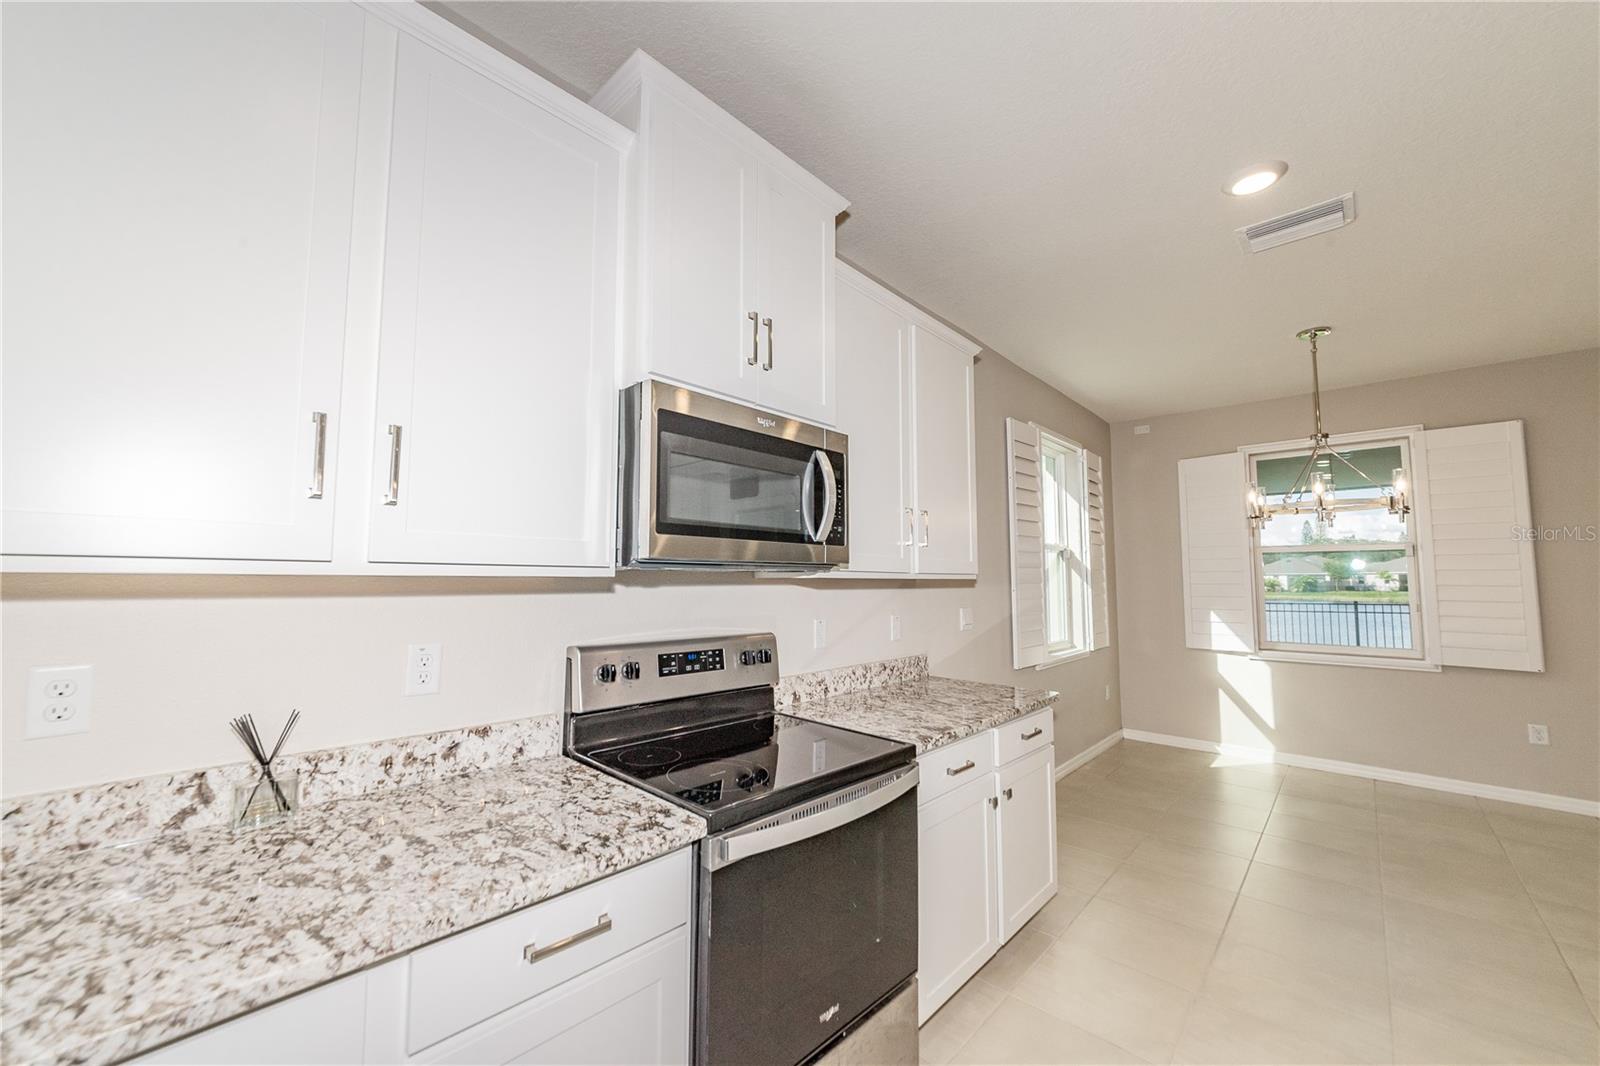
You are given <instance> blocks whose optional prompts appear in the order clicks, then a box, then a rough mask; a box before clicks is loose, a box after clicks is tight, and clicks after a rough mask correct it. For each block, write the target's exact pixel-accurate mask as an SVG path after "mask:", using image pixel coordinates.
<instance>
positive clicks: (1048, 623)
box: [1039, 432, 1089, 657]
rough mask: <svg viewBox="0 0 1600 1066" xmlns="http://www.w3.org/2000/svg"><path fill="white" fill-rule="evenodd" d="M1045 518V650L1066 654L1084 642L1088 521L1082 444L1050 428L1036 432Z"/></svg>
mask: <svg viewBox="0 0 1600 1066" xmlns="http://www.w3.org/2000/svg"><path fill="white" fill-rule="evenodd" d="M1039 452H1040V465H1041V467H1042V475H1043V484H1042V486H1041V496H1042V500H1041V503H1042V505H1043V506H1042V508H1041V510H1042V512H1043V513H1042V516H1041V517H1042V518H1043V521H1044V586H1045V593H1044V622H1045V652H1046V654H1047V655H1049V656H1052V657H1058V656H1062V655H1070V654H1072V653H1073V652H1077V651H1084V650H1086V649H1087V647H1088V641H1087V639H1086V638H1087V636H1088V632H1089V619H1088V614H1087V608H1088V603H1089V585H1088V581H1087V580H1086V579H1087V577H1088V565H1087V563H1086V559H1087V553H1086V552H1085V550H1084V549H1085V547H1086V545H1087V543H1088V539H1089V522H1088V513H1087V509H1086V508H1085V506H1084V498H1085V492H1084V488H1085V478H1084V468H1083V466H1084V464H1083V449H1081V448H1079V447H1078V446H1077V445H1075V444H1073V443H1071V442H1070V441H1066V440H1063V439H1061V438H1060V437H1057V436H1055V435H1053V434H1051V433H1046V432H1041V433H1040V434H1039Z"/></svg>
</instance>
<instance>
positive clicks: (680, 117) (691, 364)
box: [635, 93, 764, 401]
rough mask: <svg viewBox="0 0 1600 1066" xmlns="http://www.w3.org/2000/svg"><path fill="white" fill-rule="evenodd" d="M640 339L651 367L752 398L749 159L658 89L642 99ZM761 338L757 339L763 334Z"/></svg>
mask: <svg viewBox="0 0 1600 1066" xmlns="http://www.w3.org/2000/svg"><path fill="white" fill-rule="evenodd" d="M648 107H649V115H648V118H647V120H646V121H647V122H648V126H647V129H646V134H645V136H646V137H647V138H648V143H647V144H644V145H640V146H638V147H636V148H635V151H644V152H646V157H645V158H646V164H645V165H646V166H647V168H648V170H647V174H646V179H645V181H646V193H645V195H646V197H647V203H646V206H645V215H646V218H647V219H648V226H649V229H648V233H647V236H646V243H647V252H646V256H647V262H646V267H645V269H646V276H645V277H643V278H642V279H641V284H640V296H641V298H642V299H643V300H644V301H645V306H644V308H643V309H642V313H643V316H644V322H645V328H644V334H643V337H642V338H641V342H642V343H643V344H644V346H645V350H646V353H647V354H646V359H647V363H648V366H649V368H650V370H651V371H652V372H653V373H656V374H661V375H663V376H665V377H668V378H671V379H673V380H675V381H678V382H681V383H682V384H684V385H689V386H692V387H694V388H700V389H708V390H710V391H712V392H720V393H723V394H724V395H727V396H731V397H734V398H736V399H744V400H752V401H753V400H754V399H755V395H756V376H757V375H758V374H759V373H760V370H759V368H758V366H757V358H758V355H757V352H756V351H755V348H754V345H755V343H756V339H757V338H756V334H757V331H758V329H759V323H756V322H752V321H751V320H750V319H749V317H748V315H749V314H750V313H751V312H753V311H755V310H756V309H757V308H756V299H755V292H756V277H755V254H754V252H755V230H756V201H757V198H758V196H759V189H758V184H759V173H760V171H759V167H758V166H757V164H755V163H754V162H753V161H751V160H750V158H749V157H748V156H746V155H745V154H744V152H743V151H741V150H740V148H739V146H738V145H736V144H734V143H733V142H732V141H731V140H729V139H728V138H727V137H725V136H723V135H722V134H721V133H719V132H718V131H717V130H716V129H714V128H713V127H712V126H711V125H710V123H708V122H707V121H706V120H705V119H703V118H701V117H700V116H698V115H696V114H694V113H693V112H692V111H690V110H689V109H688V108H687V107H685V106H684V105H683V104H681V103H679V102H678V101H676V100H674V99H672V98H671V97H670V96H668V95H667V94H665V93H654V94H652V95H651V96H650V98H649V101H648ZM763 344H764V342H763Z"/></svg>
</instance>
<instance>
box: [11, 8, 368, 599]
mask: <svg viewBox="0 0 1600 1066" xmlns="http://www.w3.org/2000/svg"><path fill="white" fill-rule="evenodd" d="M3 7H4V15H3V18H4V29H3V35H0V36H3V39H4V57H3V69H4V87H3V96H4V101H5V103H4V117H3V123H4V128H5V141H6V143H5V163H4V186H5V194H6V205H5V206H6V211H5V237H4V241H5V246H4V259H5V288H4V303H5V372H4V396H5V399H4V421H5V430H4V452H5V464H4V479H5V507H6V511H5V520H4V550H5V551H6V552H7V553H8V554H12V555H16V556H144V557H168V558H170V557H191V558H200V559H279V560H326V559H329V558H330V557H331V552H332V547H333V491H334V477H333V472H334V471H333V458H334V454H335V444H336V441H337V439H338V437H339V435H340V434H339V428H340V418H339V409H340V374H341V369H342V363H343V359H344V334H345V291H346V284H347V274H348V261H349V240H350V227H351V212H352V192H353V189H352V186H353V174H354V169H355V157H356V140H357V138H356V132H357V121H356V120H357V113H358V107H359V100H360V89H361V64H362V27H363V22H364V16H363V14H362V12H361V11H360V10H359V9H357V8H356V7H354V6H353V5H346V4H86V5H77V4H5V5H3ZM58 568H63V569H70V568H71V567H70V566H65V567H58Z"/></svg>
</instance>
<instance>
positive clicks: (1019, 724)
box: [992, 707, 1056, 766]
mask: <svg viewBox="0 0 1600 1066" xmlns="http://www.w3.org/2000/svg"><path fill="white" fill-rule="evenodd" d="M992 732H993V733H994V762H995V765H996V766H1004V765H1005V764H1006V763H1008V762H1010V761H1011V760H1012V759H1020V758H1022V757H1023V756H1024V755H1029V754H1031V753H1033V752H1036V751H1039V750H1040V749H1042V748H1048V747H1049V746H1050V745H1052V744H1054V743H1055V740H1056V717H1055V710H1054V708H1051V707H1046V708H1045V709H1044V710H1042V711H1039V712H1038V713H1036V714H1030V715H1028V717H1026V718H1019V719H1017V720H1016V721H1015V722H1007V723H1006V724H1005V725H1002V726H996V727H995V728H994V729H993V730H992Z"/></svg>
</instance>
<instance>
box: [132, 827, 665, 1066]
mask: <svg viewBox="0 0 1600 1066" xmlns="http://www.w3.org/2000/svg"><path fill="white" fill-rule="evenodd" d="M693 855H694V849H693V848H683V849H680V850H678V851H676V852H673V853H672V854H670V855H665V856H662V857H661V858H659V859H655V860H652V861H651V862H648V863H645V864H644V865H642V866H636V867H634V868H632V869H629V870H624V871H623V872H622V873H618V874H613V875H612V876H610V877H608V878H605V879H603V880H600V881H596V882H594V883H592V884H588V885H584V886H582V887H580V888H576V889H573V890H572V891H570V892H566V893H563V894H562V895H559V896H556V897H555V898H553V899H550V900H547V901H545V902H544V903H540V904H537V905H535V906H533V907H529V908H526V909H524V910H521V911H517V912H514V913H512V914H509V915H507V916H505V917H504V918H499V919H496V920H495V921H492V922H489V923H487V924H485V925H481V926H479V927H477V928H475V929H471V930H468V931H466V932H464V933H458V934H456V935H454V936H451V937H446V938H445V939H444V940H441V941H438V942H437V943H434V944H430V945H428V946H426V947H423V948H419V949H417V950H416V951H414V952H412V953H411V954H410V955H407V956H403V957H401V958H398V959H393V960H390V961H388V962H386V963H383V964H382V965H380V966H376V967H374V968H372V969H370V970H367V971H364V972H362V973H358V974H353V975H351V976H349V977H345V978H342V979H340V980H337V981H333V982H331V983H329V984H326V985H323V986H322V987H320V988H315V989H312V990H311V991H309V992H303V993H301V994H300V995H297V996H292V997H290V998H289V999H286V1000H283V1001H281V1002H279V1003H275V1004H273V1005H272V1006H270V1007H266V1008H263V1009H262V1010H258V1011H254V1012H252V1013H250V1014H246V1015H244V1016H243V1017H240V1018H236V1019H234V1020H232V1021H229V1022H225V1023H223V1024H222V1025H219V1026H217V1027H215V1028H213V1029H209V1030H207V1031H205V1032H203V1033H200V1034H198V1035H196V1036H192V1037H189V1038H188V1039H185V1040H181V1041H178V1042H177V1043H174V1044H169V1045H168V1046H166V1047H164V1048H161V1049H159V1050H157V1051H154V1052H151V1053H150V1054H148V1055H146V1056H144V1057H142V1058H140V1059H138V1060H136V1061H138V1062H141V1063H214V1064H218V1066H223V1064H235V1063H397V1062H416V1063H474V1064H482V1063H552V1064H555V1063H593V1064H597V1066H598V1064H612V1063H616V1064H622V1063H628V1064H631V1063H658V1064H671V1063H687V1062H688V1061H689V1055H690V1043H689V1036H690V1024H691V1018H692V1010H691V1008H692V1005H693V995H692V991H693V989H692V984H691V981H692V970H691V966H692V964H693V923H692V916H693V913H692V912H693V908H692V903H691V901H692V899H693V877H694V866H693V861H692V860H693Z"/></svg>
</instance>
